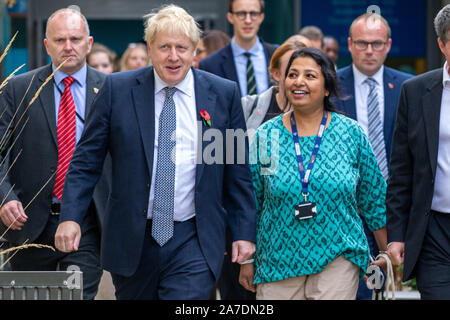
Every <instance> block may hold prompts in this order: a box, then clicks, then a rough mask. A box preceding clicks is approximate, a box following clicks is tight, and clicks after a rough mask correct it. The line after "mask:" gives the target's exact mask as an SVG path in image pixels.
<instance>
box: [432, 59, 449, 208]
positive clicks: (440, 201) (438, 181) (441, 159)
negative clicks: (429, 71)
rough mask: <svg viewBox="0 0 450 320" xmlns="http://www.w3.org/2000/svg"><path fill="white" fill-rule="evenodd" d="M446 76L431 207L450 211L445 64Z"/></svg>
mask: <svg viewBox="0 0 450 320" xmlns="http://www.w3.org/2000/svg"><path fill="white" fill-rule="evenodd" d="M443 72H444V78H443V82H442V85H443V90H442V102H441V117H440V121H439V149H438V157H437V167H436V178H435V179H434V181H435V182H434V194H433V201H432V202H431V209H432V210H434V211H439V212H445V213H450V196H449V193H448V192H449V190H450V75H449V73H450V69H449V65H448V63H447V62H446V63H445V65H444V71H443Z"/></svg>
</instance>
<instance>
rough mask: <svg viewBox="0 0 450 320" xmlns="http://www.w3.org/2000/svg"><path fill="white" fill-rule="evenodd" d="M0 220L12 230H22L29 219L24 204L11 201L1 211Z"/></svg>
mask: <svg viewBox="0 0 450 320" xmlns="http://www.w3.org/2000/svg"><path fill="white" fill-rule="evenodd" d="M0 218H1V219H2V222H3V224H4V225H5V226H6V227H9V226H11V230H22V227H23V225H24V224H25V222H27V220H28V217H27V215H26V214H25V211H23V207H22V203H21V202H20V201H17V200H11V201H9V202H7V203H5V204H4V205H3V206H2V208H1V209H0Z"/></svg>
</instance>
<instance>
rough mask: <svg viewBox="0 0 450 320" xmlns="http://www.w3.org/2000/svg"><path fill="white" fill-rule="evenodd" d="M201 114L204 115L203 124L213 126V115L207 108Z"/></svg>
mask: <svg viewBox="0 0 450 320" xmlns="http://www.w3.org/2000/svg"><path fill="white" fill-rule="evenodd" d="M200 116H201V117H202V121H203V124H204V125H205V126H208V127H211V117H210V116H209V113H208V112H207V111H206V110H202V111H200Z"/></svg>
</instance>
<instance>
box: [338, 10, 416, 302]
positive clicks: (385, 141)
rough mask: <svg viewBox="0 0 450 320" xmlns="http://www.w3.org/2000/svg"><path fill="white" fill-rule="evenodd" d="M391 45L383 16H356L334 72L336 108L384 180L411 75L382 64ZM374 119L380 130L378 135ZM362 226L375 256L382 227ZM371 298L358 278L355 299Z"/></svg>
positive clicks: (382, 241)
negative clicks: (353, 126) (368, 147)
mask: <svg viewBox="0 0 450 320" xmlns="http://www.w3.org/2000/svg"><path fill="white" fill-rule="evenodd" d="M391 44H392V39H391V29H390V27H389V24H388V22H387V21H386V20H385V19H384V18H383V17H381V16H380V15H377V14H372V13H367V14H364V15H361V16H359V17H358V18H356V19H355V20H354V21H353V23H352V25H351V26H350V36H349V37H348V49H349V51H350V53H351V55H352V60H353V64H352V65H350V66H347V67H345V68H343V69H341V70H339V71H338V72H337V76H338V80H339V84H340V86H341V89H342V91H343V93H344V95H346V96H347V98H344V99H342V100H339V101H336V102H337V103H336V104H337V107H338V108H339V109H340V110H341V111H343V112H344V113H345V114H346V115H347V116H349V117H350V118H352V119H355V120H357V121H358V123H359V124H360V126H361V127H362V128H363V129H364V131H365V132H366V134H367V136H368V137H369V140H370V142H371V144H372V147H373V148H374V152H375V155H376V156H377V154H378V156H377V160H378V164H379V166H380V169H381V171H382V172H383V174H384V177H385V179H387V178H388V174H389V167H388V164H389V160H390V155H391V145H392V135H393V131H394V123H395V118H396V113H397V104H398V100H399V96H400V89H401V86H402V83H403V82H404V81H405V80H407V79H409V78H411V75H408V74H406V73H403V72H399V71H396V70H394V69H391V68H388V67H386V66H384V65H383V63H384V61H385V60H386V56H387V54H388V53H389V51H390V49H391ZM372 107H373V108H372ZM371 108H372V109H371ZM372 110H373V111H372ZM377 121H379V129H380V131H379V132H378V134H376V130H377ZM374 132H375V134H373V133H374ZM374 136H375V137H374ZM371 137H372V139H371ZM381 137H382V138H381ZM364 227H365V231H366V236H367V240H368V242H369V246H370V249H371V250H370V251H371V254H372V255H374V256H376V255H377V254H378V250H379V249H381V250H383V251H385V250H386V248H384V247H380V248H379V245H380V243H386V239H384V240H383V239H380V237H386V236H385V234H386V232H385V228H384V230H383V233H374V234H373V235H372V232H370V230H369V229H368V228H367V225H365V226H364ZM374 238H375V239H374ZM380 240H381V241H380ZM371 297H372V293H371V291H370V290H369V289H368V288H367V286H366V285H365V283H364V282H363V280H361V282H360V286H359V290H358V295H357V298H358V299H371Z"/></svg>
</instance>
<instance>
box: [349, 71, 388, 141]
mask: <svg viewBox="0 0 450 320" xmlns="http://www.w3.org/2000/svg"><path fill="white" fill-rule="evenodd" d="M383 71H384V66H381V68H380V70H378V71H377V73H375V74H374V75H373V76H372V77H370V78H373V79H374V80H375V81H376V82H377V90H378V107H379V108H380V117H381V123H383V124H384V89H383V88H384V87H383V85H384V83H383ZM353 75H354V77H355V104H356V119H357V120H358V123H359V125H360V126H361V128H363V130H364V132H365V133H366V135H367V136H369V117H368V113H367V97H368V96H369V91H370V87H369V84H368V83H365V82H364V81H366V79H367V78H369V77H368V76H366V75H365V74H362V73H361V72H360V71H359V70H358V69H357V68H356V66H355V65H354V64H353Z"/></svg>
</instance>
